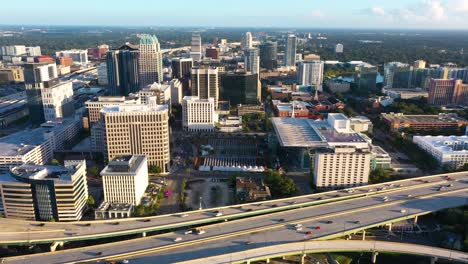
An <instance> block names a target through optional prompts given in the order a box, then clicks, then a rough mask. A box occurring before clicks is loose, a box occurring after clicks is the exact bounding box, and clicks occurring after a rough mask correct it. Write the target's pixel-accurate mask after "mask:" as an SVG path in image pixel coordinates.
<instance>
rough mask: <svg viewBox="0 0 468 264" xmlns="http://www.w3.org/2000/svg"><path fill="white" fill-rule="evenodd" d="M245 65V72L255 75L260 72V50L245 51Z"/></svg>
mask: <svg viewBox="0 0 468 264" xmlns="http://www.w3.org/2000/svg"><path fill="white" fill-rule="evenodd" d="M244 54H245V55H244V64H245V71H247V72H251V73H253V74H258V73H259V72H260V53H259V50H258V49H253V48H250V49H246V50H244Z"/></svg>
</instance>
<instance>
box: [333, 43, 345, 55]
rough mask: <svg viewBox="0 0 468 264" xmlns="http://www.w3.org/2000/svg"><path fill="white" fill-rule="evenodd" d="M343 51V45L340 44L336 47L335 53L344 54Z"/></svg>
mask: <svg viewBox="0 0 468 264" xmlns="http://www.w3.org/2000/svg"><path fill="white" fill-rule="evenodd" d="M343 49H344V46H343V44H340V43H338V44H336V46H335V53H343Z"/></svg>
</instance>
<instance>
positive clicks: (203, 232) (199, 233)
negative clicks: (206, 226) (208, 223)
mask: <svg viewBox="0 0 468 264" xmlns="http://www.w3.org/2000/svg"><path fill="white" fill-rule="evenodd" d="M205 233H206V231H205V230H203V229H200V230H198V231H197V235H203V234H205Z"/></svg>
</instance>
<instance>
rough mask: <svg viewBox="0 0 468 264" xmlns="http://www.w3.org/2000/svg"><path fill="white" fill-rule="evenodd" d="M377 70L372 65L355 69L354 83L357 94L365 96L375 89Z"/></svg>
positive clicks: (364, 65)
mask: <svg viewBox="0 0 468 264" xmlns="http://www.w3.org/2000/svg"><path fill="white" fill-rule="evenodd" d="M377 75H378V69H377V67H375V66H372V65H366V64H363V65H358V66H356V67H355V74H354V82H355V84H356V88H357V90H358V92H359V93H362V94H365V93H368V92H370V91H373V90H375V89H376V88H377Z"/></svg>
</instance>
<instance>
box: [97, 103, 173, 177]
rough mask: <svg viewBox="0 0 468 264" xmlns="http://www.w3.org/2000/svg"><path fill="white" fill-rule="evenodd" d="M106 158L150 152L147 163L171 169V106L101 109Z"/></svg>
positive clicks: (123, 106)
mask: <svg viewBox="0 0 468 264" xmlns="http://www.w3.org/2000/svg"><path fill="white" fill-rule="evenodd" d="M101 114H102V122H103V125H104V128H105V135H104V136H103V138H104V139H105V140H106V144H105V146H106V150H107V151H106V153H107V155H106V156H107V159H108V160H113V159H115V158H117V157H120V156H122V155H143V154H144V155H147V156H148V165H150V166H158V167H160V168H161V171H162V172H164V173H167V172H169V170H170V164H169V162H170V150H169V109H168V106H167V105H157V104H156V102H155V101H152V100H151V101H150V102H149V103H148V105H117V106H105V107H103V108H102V110H101Z"/></svg>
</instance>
